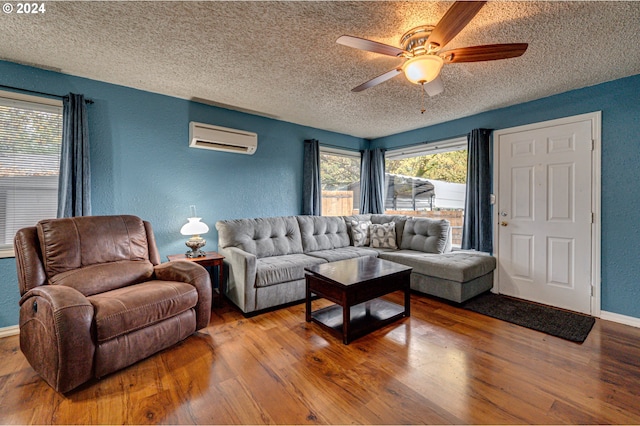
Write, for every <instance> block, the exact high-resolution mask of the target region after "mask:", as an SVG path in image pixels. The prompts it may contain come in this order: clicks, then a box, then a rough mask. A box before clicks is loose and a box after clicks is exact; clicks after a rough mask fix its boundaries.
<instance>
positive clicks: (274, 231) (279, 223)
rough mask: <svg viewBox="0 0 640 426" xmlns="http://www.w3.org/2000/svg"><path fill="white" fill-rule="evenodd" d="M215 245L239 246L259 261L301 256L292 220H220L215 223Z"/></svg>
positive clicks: (290, 218)
mask: <svg viewBox="0 0 640 426" xmlns="http://www.w3.org/2000/svg"><path fill="white" fill-rule="evenodd" d="M216 229H217V230H218V245H219V246H220V247H222V248H227V247H238V248H240V249H242V250H244V251H246V252H248V253H251V254H253V255H255V256H256V257H258V258H262V257H270V256H282V255H285V254H296V253H302V240H301V238H300V228H299V227H298V222H297V220H296V218H295V217H293V216H287V217H264V218H257V219H236V220H221V221H218V223H216Z"/></svg>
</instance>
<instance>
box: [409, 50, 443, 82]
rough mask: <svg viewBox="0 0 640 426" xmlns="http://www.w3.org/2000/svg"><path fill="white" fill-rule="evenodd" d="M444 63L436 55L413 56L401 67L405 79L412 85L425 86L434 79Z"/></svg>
mask: <svg viewBox="0 0 640 426" xmlns="http://www.w3.org/2000/svg"><path fill="white" fill-rule="evenodd" d="M443 64H444V61H443V60H442V58H441V57H440V56H436V55H420V56H414V57H413V58H411V59H409V60H408V61H407V62H405V63H404V64H403V65H402V71H403V72H404V75H405V77H407V80H409V81H410V82H411V83H413V84H425V83H429V82H430V81H432V80H433V79H435V78H436V77H437V76H438V75H439V74H440V70H441V69H442V65H443Z"/></svg>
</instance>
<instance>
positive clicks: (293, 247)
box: [216, 215, 496, 314]
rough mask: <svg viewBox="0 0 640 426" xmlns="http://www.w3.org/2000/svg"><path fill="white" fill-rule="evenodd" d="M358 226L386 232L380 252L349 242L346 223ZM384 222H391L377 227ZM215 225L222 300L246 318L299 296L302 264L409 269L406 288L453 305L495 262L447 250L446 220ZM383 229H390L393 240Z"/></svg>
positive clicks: (280, 220) (303, 219)
mask: <svg viewBox="0 0 640 426" xmlns="http://www.w3.org/2000/svg"><path fill="white" fill-rule="evenodd" d="M363 222H364V223H365V224H366V225H365V227H366V226H367V225H369V222H371V225H370V228H371V229H377V230H380V229H383V228H384V229H386V230H387V232H388V234H385V237H389V233H390V234H391V237H390V238H386V242H385V244H383V245H385V247H370V246H369V245H364V246H356V245H358V244H362V241H360V240H356V241H355V244H356V245H354V238H353V233H352V229H351V227H352V224H358V223H363ZM391 222H393V224H394V225H382V224H389V223H391ZM377 225H379V226H377ZM216 228H217V230H218V252H219V253H220V254H222V255H223V256H225V264H226V265H227V266H228V273H227V277H228V283H227V286H226V295H227V297H228V298H229V300H231V301H232V302H233V303H234V304H236V305H237V306H238V307H239V308H240V309H241V310H242V311H243V312H244V313H245V314H254V313H258V312H260V311H262V310H265V309H269V308H273V307H277V306H280V305H284V304H287V303H291V302H296V301H300V300H302V299H304V297H305V280H304V268H305V267H307V266H311V265H316V264H320V263H326V262H335V261H338V260H344V259H349V258H355V257H361V256H374V257H380V258H381V259H386V260H390V261H393V262H397V263H401V264H404V265H407V266H411V267H412V268H413V271H412V274H411V288H412V289H414V290H417V291H419V292H422V293H426V294H430V295H434V296H437V297H441V298H445V299H448V300H451V301H454V302H458V303H460V302H463V301H465V300H467V299H469V298H471V297H473V296H475V295H477V294H480V293H482V292H484V291H486V290H489V289H490V288H491V287H492V286H493V270H494V269H495V266H496V262H495V258H493V257H492V256H489V255H487V254H485V253H480V252H473V251H454V252H452V251H451V227H450V224H449V222H448V221H446V220H435V219H428V218H414V217H409V216H390V215H357V216H344V217H328V216H281V217H270V218H255V219H235V220H222V221H219V222H217V223H216ZM390 228H394V230H395V240H394V238H393V237H394V236H393V235H392V234H393V230H392V229H390ZM367 243H368V244H373V245H376V244H378V243H379V241H377V240H376V242H369V241H367ZM389 243H391V244H389ZM378 245H379V244H378ZM390 245H391V246H393V245H395V248H391V247H390Z"/></svg>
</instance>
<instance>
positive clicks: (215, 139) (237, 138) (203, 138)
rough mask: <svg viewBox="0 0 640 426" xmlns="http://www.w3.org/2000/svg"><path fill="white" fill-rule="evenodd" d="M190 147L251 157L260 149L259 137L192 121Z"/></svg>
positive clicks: (254, 134) (242, 131)
mask: <svg viewBox="0 0 640 426" xmlns="http://www.w3.org/2000/svg"><path fill="white" fill-rule="evenodd" d="M189 146H190V147H191V148H201V149H213V150H216V151H226V152H237V153H240V154H250V155H251V154H253V153H254V152H256V149H257V148H258V135H257V134H256V133H252V132H245V131H244V130H236V129H229V128H226V127H220V126H212V125H211V124H203V123H196V122H195V121H192V122H190V123H189Z"/></svg>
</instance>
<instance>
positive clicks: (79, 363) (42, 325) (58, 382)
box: [19, 285, 95, 392]
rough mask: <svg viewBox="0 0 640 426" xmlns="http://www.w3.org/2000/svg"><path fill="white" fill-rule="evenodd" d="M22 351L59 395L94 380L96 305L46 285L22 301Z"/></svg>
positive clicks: (77, 294) (66, 289) (68, 289)
mask: <svg viewBox="0 0 640 426" xmlns="http://www.w3.org/2000/svg"><path fill="white" fill-rule="evenodd" d="M19 303H20V349H21V350H22V352H23V353H24V355H25V356H26V358H27V360H28V361H29V363H30V364H31V366H32V367H33V369H34V370H36V371H37V372H38V374H40V376H42V378H43V379H44V380H45V381H46V382H47V383H49V385H50V386H51V387H52V388H54V389H55V390H57V391H58V392H67V391H70V390H71V389H73V388H75V387H77V386H79V385H81V384H82V383H84V382H86V381H87V380H89V379H91V378H92V377H93V355H94V352H95V345H94V343H93V339H92V336H91V329H92V324H93V315H94V311H93V305H92V304H91V303H90V302H89V300H88V299H87V298H86V297H85V296H84V295H82V293H80V292H79V291H78V290H76V289H74V288H72V287H67V286H53V285H44V286H40V287H36V288H33V289H31V290H29V291H28V292H27V293H25V295H24V296H23V297H22V298H21V299H20V302H19Z"/></svg>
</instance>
